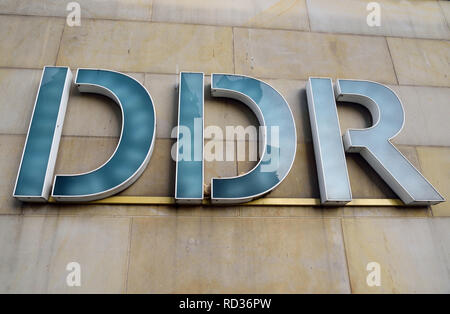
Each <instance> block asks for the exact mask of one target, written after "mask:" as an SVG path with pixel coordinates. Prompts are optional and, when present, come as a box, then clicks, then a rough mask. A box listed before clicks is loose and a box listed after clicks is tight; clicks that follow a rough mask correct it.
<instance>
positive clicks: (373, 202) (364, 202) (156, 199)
mask: <svg viewBox="0 0 450 314" xmlns="http://www.w3.org/2000/svg"><path fill="white" fill-rule="evenodd" d="M49 202H50V203H56V201H55V199H53V198H50V199H49ZM80 203H82V204H86V205H89V204H109V205H175V204H176V203H175V198H173V197H164V196H112V197H108V198H105V199H102V200H98V201H91V202H80ZM211 204H212V203H211V201H210V200H203V201H202V205H211ZM238 205H239V206H323V205H321V204H320V199H318V198H273V197H263V198H259V199H256V200H253V201H251V202H248V203H243V204H238ZM337 206H340V207H343V206H361V207H364V206H380V207H381V206H405V204H404V203H403V202H402V201H401V200H399V199H389V198H380V199H379V198H357V199H353V200H352V201H351V202H349V203H347V204H345V205H337Z"/></svg>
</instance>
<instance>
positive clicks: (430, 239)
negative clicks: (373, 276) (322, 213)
mask: <svg viewBox="0 0 450 314" xmlns="http://www.w3.org/2000/svg"><path fill="white" fill-rule="evenodd" d="M449 224H450V219H448V218H423V219H420V218H390V219H387V218H345V219H344V220H343V230H344V239H345V248H346V252H347V260H348V268H349V273H350V281H351V287H352V292H354V293H399V292H404V293H420V292H422V293H424V292H427V293H430V292H439V293H445V292H447V293H448V292H449V291H450V281H449V278H450V277H449V276H450V274H449V270H448V261H449V244H448V241H447V240H446V239H448V238H449V236H450V235H449V230H450V229H449ZM369 262H377V263H379V264H380V268H381V286H379V287H378V286H373V287H369V286H368V285H367V283H366V277H367V275H368V274H369V271H367V270H366V265H367V264H368V263H369Z"/></svg>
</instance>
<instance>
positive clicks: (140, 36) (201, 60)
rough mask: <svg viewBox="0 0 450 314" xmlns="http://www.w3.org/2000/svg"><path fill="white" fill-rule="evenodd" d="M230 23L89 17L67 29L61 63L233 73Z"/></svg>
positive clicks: (142, 69)
mask: <svg viewBox="0 0 450 314" xmlns="http://www.w3.org/2000/svg"><path fill="white" fill-rule="evenodd" d="M232 45H233V43H232V30H231V28H229V27H215V26H198V25H181V24H164V23H146V22H124V21H120V22H116V21H107V20H87V21H85V23H83V24H82V25H81V26H80V27H67V28H66V29H65V31H64V35H63V38H62V41H61V47H60V51H59V54H58V61H57V63H58V65H69V66H71V67H73V68H75V67H97V68H106V69H113V70H118V71H130V72H153V73H174V74H175V73H178V71H203V72H206V73H211V72H214V71H215V72H233V51H232Z"/></svg>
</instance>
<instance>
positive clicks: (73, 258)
mask: <svg viewBox="0 0 450 314" xmlns="http://www.w3.org/2000/svg"><path fill="white" fill-rule="evenodd" d="M129 232H130V220H129V219H128V218H86V217H85V218H81V217H20V216H0V249H1V251H2V254H1V255H0V291H1V292H2V293H14V292H21V293H25V292H28V293H82V292H85V293H86V292H87V293H94V292H97V293H98V292H109V293H120V292H125V282H126V272H127V250H128V245H129ZM71 262H77V263H79V264H80V267H81V286H80V287H68V286H67V284H66V277H67V276H68V275H69V273H70V272H69V271H67V270H66V265H67V264H68V263H71Z"/></svg>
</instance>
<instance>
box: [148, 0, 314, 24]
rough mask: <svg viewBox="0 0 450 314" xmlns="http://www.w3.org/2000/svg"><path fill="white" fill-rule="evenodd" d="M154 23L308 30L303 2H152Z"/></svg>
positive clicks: (285, 0) (206, 0)
mask: <svg viewBox="0 0 450 314" xmlns="http://www.w3.org/2000/svg"><path fill="white" fill-rule="evenodd" d="M152 20H153V21H160V22H176V23H189V24H209V25H228V26H250V27H258V28H281V29H299V30H308V28H309V27H308V17H307V12H306V4H305V1H304V0H282V1H277V0H249V1H240V0H228V1H222V0H188V1H186V0H153V16H152Z"/></svg>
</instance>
